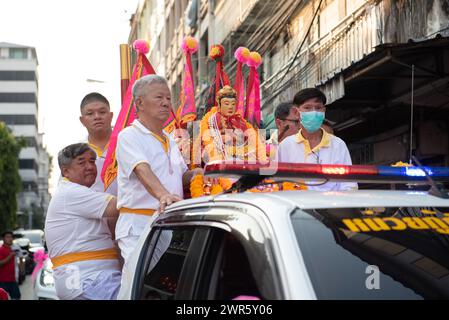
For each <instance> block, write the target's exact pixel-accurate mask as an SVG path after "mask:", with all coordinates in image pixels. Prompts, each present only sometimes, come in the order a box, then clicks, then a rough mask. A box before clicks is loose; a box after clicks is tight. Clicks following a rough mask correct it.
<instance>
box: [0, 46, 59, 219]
mask: <svg viewBox="0 0 449 320" xmlns="http://www.w3.org/2000/svg"><path fill="white" fill-rule="evenodd" d="M37 66H38V59H37V56H36V50H35V49H34V48H33V47H27V46H22V45H16V44H11V43H5V42H1V43H0V121H3V122H5V123H6V124H7V125H8V127H9V128H10V129H11V130H12V133H13V134H14V136H16V137H23V138H24V139H25V140H26V143H27V145H26V147H25V148H23V149H22V150H21V152H20V155H19V174H20V177H21V179H22V192H21V193H20V194H19V196H18V205H19V212H18V214H24V213H27V212H28V213H30V212H34V211H35V210H36V209H35V208H39V209H42V210H43V212H44V214H45V212H46V209H47V207H48V202H49V194H48V171H49V165H50V163H49V154H48V153H47V152H46V150H45V148H44V147H43V145H42V134H40V133H39V130H38V111H39V105H38V91H39V82H38V71H37Z"/></svg>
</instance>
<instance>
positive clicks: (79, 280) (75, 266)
mask: <svg viewBox="0 0 449 320" xmlns="http://www.w3.org/2000/svg"><path fill="white" fill-rule="evenodd" d="M95 158H96V154H95V152H94V151H93V150H92V149H91V148H90V147H89V145H88V144H86V143H77V144H72V145H69V146H67V147H65V148H64V149H62V150H61V151H60V152H59V154H58V163H59V167H60V169H61V175H62V177H63V178H62V180H61V182H60V183H59V185H58V187H57V189H56V192H55V194H54V195H53V197H52V199H51V201H50V205H49V208H48V211H47V217H46V221H45V235H46V241H47V247H48V253H49V257H50V259H51V261H52V263H53V268H54V278H55V288H56V293H57V295H58V297H59V298H60V299H77V300H85V299H89V300H91V299H92V300H96V299H101V300H103V299H104V300H109V299H116V297H117V294H118V290H119V288H120V280H121V271H120V263H119V260H118V258H119V253H118V252H117V248H116V247H115V245H114V242H113V239H112V238H111V232H110V230H108V227H107V225H113V224H114V223H111V224H109V223H108V224H105V223H103V222H102V220H103V219H104V218H107V219H110V220H112V221H113V220H117V217H118V210H117V201H116V199H115V197H113V196H112V195H110V194H107V193H103V192H96V191H94V190H92V189H91V186H92V185H93V184H94V182H95V179H96V177H97V168H96V165H95Z"/></svg>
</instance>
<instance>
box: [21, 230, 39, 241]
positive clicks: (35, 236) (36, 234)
mask: <svg viewBox="0 0 449 320" xmlns="http://www.w3.org/2000/svg"><path fill="white" fill-rule="evenodd" d="M21 234H23V237H24V238H27V239H29V240H30V242H31V243H40V242H42V236H41V234H40V233H39V232H21Z"/></svg>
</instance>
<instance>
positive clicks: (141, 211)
mask: <svg viewBox="0 0 449 320" xmlns="http://www.w3.org/2000/svg"><path fill="white" fill-rule="evenodd" d="M119 211H120V214H127V213H133V214H140V215H143V216H152V215H153V214H154V213H155V212H156V210H154V209H130V208H125V207H122V208H120V209H119Z"/></svg>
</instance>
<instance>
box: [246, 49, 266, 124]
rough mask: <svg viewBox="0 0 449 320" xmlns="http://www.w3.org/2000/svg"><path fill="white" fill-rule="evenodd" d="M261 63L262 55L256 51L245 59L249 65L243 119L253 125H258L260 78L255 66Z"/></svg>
mask: <svg viewBox="0 0 449 320" xmlns="http://www.w3.org/2000/svg"><path fill="white" fill-rule="evenodd" d="M261 63H262V57H261V56H260V55H259V54H258V53H257V52H251V53H250V55H249V58H248V61H247V65H248V66H249V67H250V70H249V77H248V88H247V95H246V113H245V119H246V120H247V121H248V122H249V123H251V124H252V125H254V126H257V127H258V128H259V127H260V111H261V110H260V80H259V73H258V72H257V67H258V66H259V65H260V64H261Z"/></svg>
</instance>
